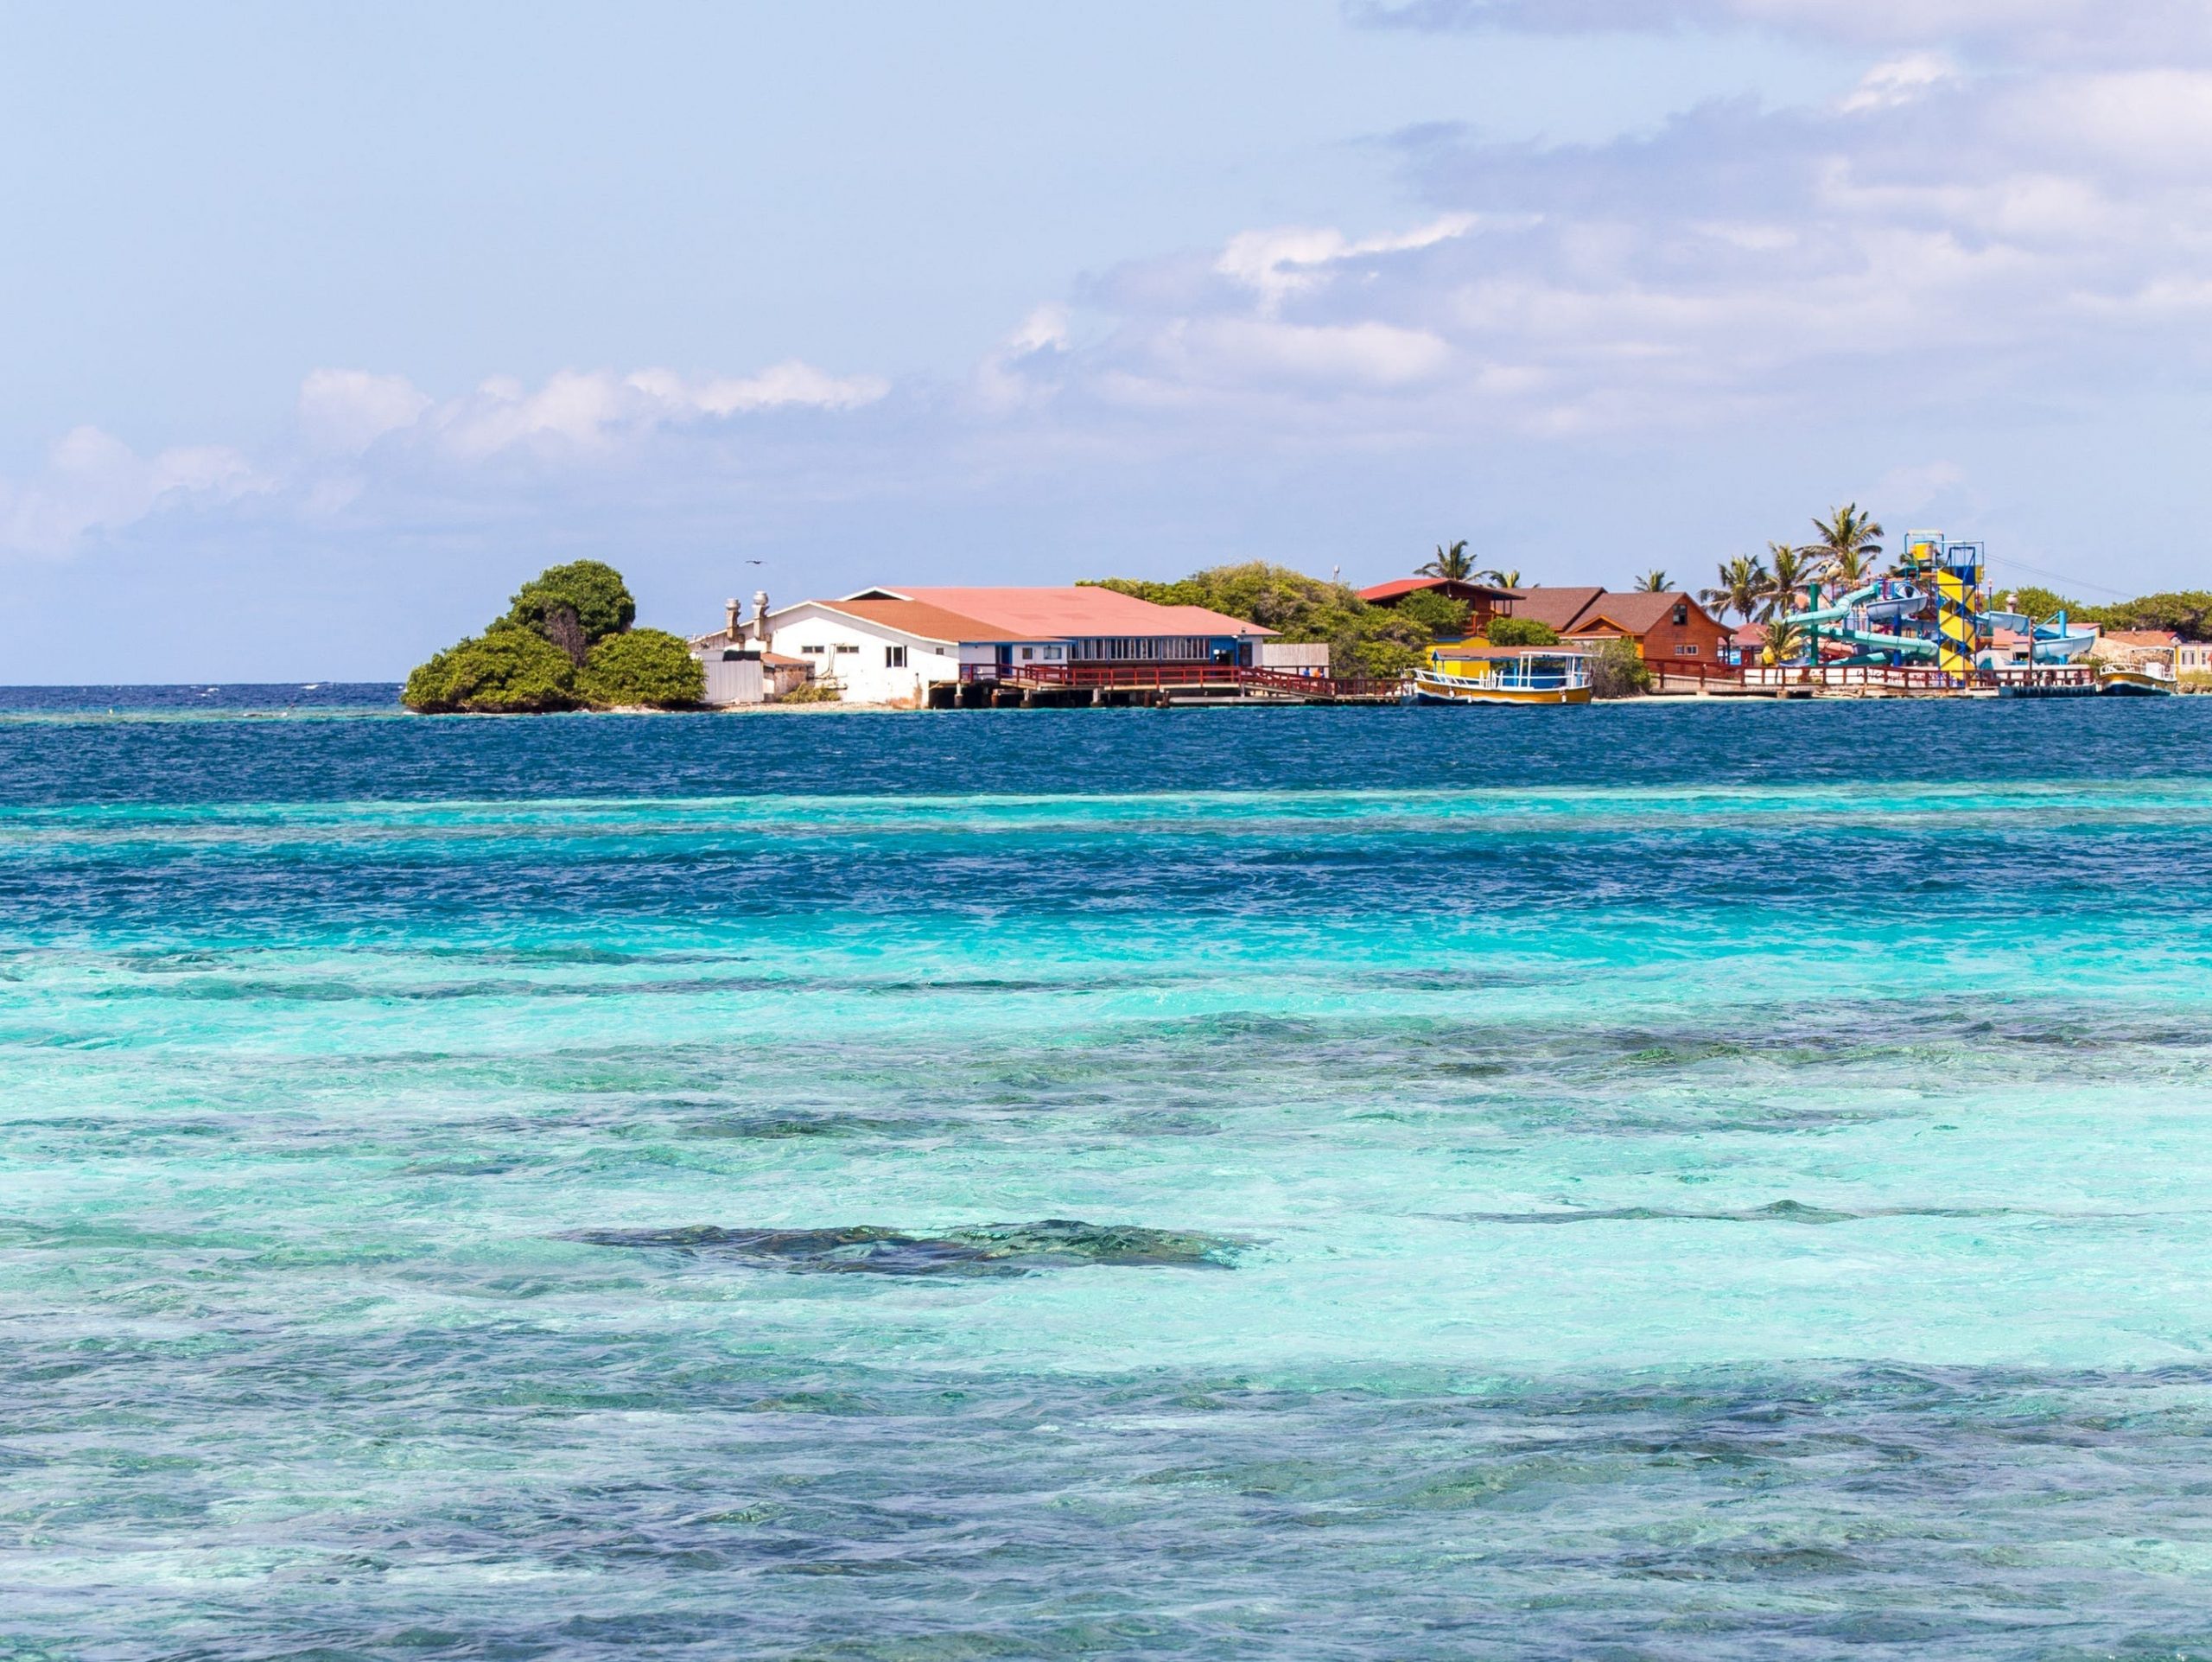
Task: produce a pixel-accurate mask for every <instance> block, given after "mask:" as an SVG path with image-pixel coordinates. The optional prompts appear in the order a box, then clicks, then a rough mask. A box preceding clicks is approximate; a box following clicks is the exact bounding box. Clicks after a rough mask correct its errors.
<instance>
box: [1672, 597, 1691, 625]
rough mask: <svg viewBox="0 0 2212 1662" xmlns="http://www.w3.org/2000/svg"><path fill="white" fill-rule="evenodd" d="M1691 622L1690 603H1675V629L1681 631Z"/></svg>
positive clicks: (1682, 601)
mask: <svg viewBox="0 0 2212 1662" xmlns="http://www.w3.org/2000/svg"><path fill="white" fill-rule="evenodd" d="M1688 621H1690V603H1689V602H1688V601H1686V600H1678V601H1676V602H1675V627H1676V628H1677V629H1679V628H1681V627H1682V626H1683V625H1685V624H1686V623H1688Z"/></svg>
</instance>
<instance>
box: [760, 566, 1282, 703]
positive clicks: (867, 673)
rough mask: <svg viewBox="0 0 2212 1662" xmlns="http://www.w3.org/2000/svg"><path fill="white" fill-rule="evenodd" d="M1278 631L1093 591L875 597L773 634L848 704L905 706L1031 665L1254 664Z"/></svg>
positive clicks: (799, 608) (795, 617)
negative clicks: (946, 684) (948, 686)
mask: <svg viewBox="0 0 2212 1662" xmlns="http://www.w3.org/2000/svg"><path fill="white" fill-rule="evenodd" d="M766 634H767V636H768V638H769V643H770V644H771V645H772V647H773V649H774V651H775V652H776V653H778V654H779V655H781V656H785V657H796V658H800V659H804V660H805V661H806V662H807V663H809V664H810V665H813V666H814V678H815V679H816V680H817V681H827V682H834V683H835V684H836V685H837V687H838V688H839V689H840V690H841V691H842V695H843V697H844V698H845V700H846V701H847V702H848V703H853V704H900V705H918V704H922V703H925V702H926V700H927V698H928V697H929V687H930V685H931V683H932V682H938V681H958V680H963V679H966V680H995V679H998V678H999V677H1000V674H1001V671H1007V672H1011V671H1014V670H1016V669H1018V668H1019V667H1020V666H1023V665H1071V666H1076V665H1125V664H1138V665H1223V664H1238V665H1251V664H1253V663H1255V662H1256V661H1258V659H1256V657H1255V650H1256V649H1257V648H1258V647H1259V646H1261V645H1262V643H1263V642H1264V641H1266V640H1268V638H1270V637H1271V636H1272V635H1273V634H1274V631H1273V630H1271V629H1263V628H1262V627H1260V626H1259V625H1257V624H1255V623H1247V622H1245V621H1243V620H1242V619H1240V618H1233V617H1226V616H1224V615H1223V614H1221V613H1219V612H1211V611H1208V610H1206V609H1205V608H1204V607H1198V606H1157V605H1154V603H1153V602H1150V601H1147V600H1139V599H1137V598H1136V597H1135V595H1124V594H1121V593H1119V592H1117V591H1116V590H1114V589H1096V588H1091V587H1089V586H1071V587H1068V588H1064V589H861V591H860V592H859V593H857V594H854V595H846V596H844V597H843V598H842V599H839V600H807V601H801V602H798V604H797V605H794V606H786V607H785V608H782V609H781V610H779V611H774V612H771V613H770V614H768V617H767V627H766Z"/></svg>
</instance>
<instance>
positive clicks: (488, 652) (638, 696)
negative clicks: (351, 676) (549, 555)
mask: <svg viewBox="0 0 2212 1662" xmlns="http://www.w3.org/2000/svg"><path fill="white" fill-rule="evenodd" d="M637 615H638V602H637V601H636V600H635V598H633V597H632V595H631V593H630V589H629V585H628V584H626V583H624V582H623V581H622V574H621V573H620V572H619V571H617V570H615V569H614V568H613V566H611V565H607V564H603V563H602V562H601V561H598V560H574V561H571V562H569V564H566V565H556V566H551V567H549V568H548V569H547V570H543V571H541V572H539V573H538V574H537V576H535V577H533V578H532V579H531V581H530V582H528V583H524V584H523V586H522V587H521V589H518V590H517V591H516V594H515V596H514V598H513V600H512V602H511V603H510V604H509V606H508V608H507V610H506V612H505V614H503V615H502V616H500V617H499V618H497V619H494V620H493V622H492V623H491V624H490V625H489V626H488V627H486V629H485V631H484V633H483V634H480V635H471V636H469V637H468V638H467V639H466V640H460V641H456V642H455V643H454V645H452V646H448V647H447V648H446V649H445V650H444V651H443V652H441V653H435V655H433V656H432V657H431V659H430V660H429V662H428V663H425V664H419V665H416V667H415V670H414V672H412V673H411V674H410V675H409V676H408V678H407V685H406V688H405V690H404V691H403V692H402V693H401V694H400V702H401V703H402V704H405V705H406V706H407V708H408V709H410V710H421V711H423V712H425V713H431V712H442V711H454V710H466V711H468V712H470V713H472V714H478V715H519V714H525V713H529V714H537V713H543V712H545V711H549V710H583V709H612V708H618V707H634V706H638V705H645V706H647V707H650V708H652V709H655V710H683V709H685V708H688V707H689V706H690V705H693V704H697V703H698V702H699V700H700V699H701V698H702V697H704V696H705V693H706V690H707V689H706V672H705V670H704V669H702V667H701V665H700V664H699V662H698V660H697V659H695V658H693V657H692V656H691V650H690V647H689V646H686V645H685V644H684V641H683V638H682V637H681V636H678V635H673V634H669V633H668V631H666V630H665V629H640V628H637V627H633V625H634V623H635V621H636V619H637Z"/></svg>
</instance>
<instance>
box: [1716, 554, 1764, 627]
mask: <svg viewBox="0 0 2212 1662" xmlns="http://www.w3.org/2000/svg"><path fill="white" fill-rule="evenodd" d="M1772 583H1773V579H1772V578H1771V577H1770V576H1769V575H1768V573H1767V569H1766V567H1765V565H1764V564H1762V563H1761V562H1760V560H1759V558H1758V556H1757V555H1755V554H1738V556H1737V557H1735V558H1734V559H1732V560H1731V561H1729V562H1728V563H1727V564H1726V565H1724V566H1722V567H1721V568H1720V586H1719V588H1717V589H1700V590H1699V591H1698V598H1699V599H1700V600H1701V601H1703V602H1705V603H1706V604H1707V606H1710V607H1712V608H1713V609H1714V610H1716V611H1718V612H1719V614H1720V615H1721V616H1723V617H1726V616H1727V615H1728V614H1729V613H1731V612H1733V613H1735V614H1736V615H1737V616H1738V617H1739V618H1741V619H1743V621H1745V622H1746V623H1749V622H1750V621H1751V614H1753V613H1754V612H1757V611H1758V609H1759V604H1760V602H1763V601H1764V600H1765V598H1766V595H1767V590H1768V589H1769V588H1770V586H1771V585H1772Z"/></svg>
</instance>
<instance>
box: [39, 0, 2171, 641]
mask: <svg viewBox="0 0 2212 1662" xmlns="http://www.w3.org/2000/svg"><path fill="white" fill-rule="evenodd" d="M0 224H4V225H5V226H6V227H7V233H6V234H5V235H4V236H0V315H4V318H5V327H4V328H0V596H4V601H0V621H4V624H5V627H4V628H0V683H15V684H34V683H106V682H144V681H178V680H207V681H219V680H232V681H236V680H267V681H276V680H292V679H302V680H308V679H321V680H340V679H389V678H397V677H398V676H400V675H402V674H404V672H405V671H406V669H407V668H408V666H409V665H411V664H413V663H414V662H416V661H417V660H419V659H422V658H423V657H424V656H426V655H427V654H428V653H429V652H430V651H431V650H433V649H434V648H435V647H437V646H442V645H443V644H445V643H447V642H448V641H450V640H454V638H456V637H458V636H460V635H461V634H465V633H468V632H472V631H474V630H476V629H478V628H480V627H482V626H483V625H484V623H486V621H489V620H490V619H491V618H492V617H493V616H495V615H497V614H499V612H500V611H501V610H503V609H504V608H505V602H506V598H507V596H508V595H510V594H511V593H512V591H513V589H515V587H516V586H517V585H518V583H520V582H521V581H523V580H524V578H526V577H527V576H531V574H533V573H534V572H535V571H537V570H538V569H539V568H540V567H542V566H544V565H546V564H552V563H554V562H556V561H561V560H567V559H575V558H581V557H594V558H601V559H605V560H608V561H610V562H612V563H613V564H615V565H616V566H618V567H619V568H620V570H622V571H623V572H624V573H625V574H626V576H627V577H628V578H629V581H630V583H631V586H632V589H634V590H635V591H636V592H637V595H638V596H639V611H640V620H641V621H645V622H649V623H655V624H658V625H660V626H662V627H671V628H675V629H677V630H679V631H699V630H703V629H707V628H709V627H715V626H716V625H717V624H718V623H719V622H720V621H721V607H722V602H723V599H724V598H725V597H726V596H728V595H742V596H749V595H751V594H752V593H753V591H754V590H756V589H766V590H767V591H768V592H769V593H770V594H771V595H772V596H773V597H774V599H775V601H776V602H777V603H778V604H781V603H783V602H786V601H791V600H797V599H799V598H803V597H804V596H806V595H818V594H833V593H838V592H847V591H849V590H851V589H855V588H859V587H861V586H863V585H867V584H878V583H882V584H890V585H893V586H896V585H897V584H898V583H901V582H911V583H1064V582H1070V581H1073V580H1075V579H1077V578H1079V577H1086V576H1109V575H1126V576H1179V575H1182V574H1183V573H1185V572H1187V571H1190V570H1195V569H1198V568H1199V567H1203V566H1206V565H1212V564H1223V563H1225V562H1230V561H1239V560H1248V559H1268V560H1274V561H1281V562H1282V563H1285V564H1291V565H1294V566H1297V567H1300V568H1301V569H1303V570H1307V571H1310V572H1313V573H1315V574H1317V575H1322V576H1326V575H1328V574H1330V573H1331V572H1332V571H1340V572H1341V573H1342V575H1343V576H1344V577H1345V578H1347V579H1350V580H1353V581H1357V582H1362V583H1366V582H1375V581H1380V580H1382V579H1383V578H1387V577H1391V576H1402V575H1404V574H1406V573H1407V572H1408V571H1409V570H1412V569H1413V568H1414V566H1415V565H1417V564H1420V563H1421V561H1422V560H1423V559H1425V558H1427V557H1428V556H1429V555H1430V553H1431V552H1432V551H1433V548H1434V547H1435V545H1436V544H1440V543H1448V542H1452V541H1455V540H1457V539H1459V538H1465V539H1467V541H1468V543H1469V544H1470V547H1471V551H1473V552H1474V553H1475V555H1476V556H1477V557H1478V560H1479V561H1480V562H1481V563H1482V564H1484V565H1485V566H1494V567H1497V568H1499V569H1503V570H1514V571H1518V572H1519V573H1520V574H1521V575H1522V580H1523V581H1526V582H1552V583H1612V584H1617V585H1624V584H1626V583H1629V582H1630V581H1631V580H1633V579H1634V578H1635V577H1636V576H1638V575H1640V574H1641V573H1643V572H1644V571H1646V570H1650V569H1653V568H1655V567H1656V568H1658V569H1661V570H1665V571H1667V572H1669V573H1670V574H1671V575H1672V576H1673V577H1674V578H1675V581H1677V582H1678V583H1685V584H1688V585H1689V586H1693V587H1695V586H1698V585H1701V584H1704V583H1711V582H1712V581H1713V571H1714V568H1715V567H1716V566H1717V565H1718V564H1719V563H1720V562H1722V561H1724V560H1726V559H1727V558H1729V557H1732V556H1734V555H1737V554H1742V553H1750V552H1757V551H1760V550H1762V549H1763V548H1764V546H1765V545H1766V544H1767V543H1768V542H1769V541H1770V540H1791V541H1802V540H1805V539H1806V538H1808V536H1809V534H1810V520H1811V517H1812V516H1813V515H1815V514H1816V513H1822V512H1824V511H1826V510H1827V509H1828V508H1830V507H1832V506H1837V505H1840V504H1842V503H1845V502H1856V503H1858V504H1859V505H1860V506H1863V507H1866V508H1869V509H1871V510H1872V512H1873V513H1875V514H1876V516H1877V517H1878V518H1879V519H1881V520H1882V521H1883V522H1884V523H1885V525H1888V526H1889V527H1890V530H1891V533H1892V537H1893V538H1894V536H1895V535H1896V534H1897V533H1900V532H1903V531H1904V530H1905V529H1906V528H1907V527H1908V526H1910V527H1936V528H1942V529H1944V530H1947V531H1948V532H1950V534H1952V535H1953V536H1976V537H1980V538H1982V539H1983V540H1984V541H1985V542H1986V544H1987V545H1988V548H1989V551H1990V555H1991V558H1992V563H1993V569H1994V571H1995V574H1996V576H1998V578H1999V581H2000V582H2017V583H2029V582H2044V581H2050V580H2052V579H2054V578H2056V579H2058V580H2059V581H2057V583H2056V586H2058V587H2060V588H2062V589H2067V590H2069V592H2072V593H2074V594H2075V595H2078V596H2079V597H2081V598H2082V599H2086V600H2093V601H2094V600H2103V599H2109V598H2113V597H2116V596H2117V595H2124V594H2133V593H2137V592H2141V591H2144V590H2146V589H2154V588H2162V587H2183V586H2187V587H2200V586H2212V559H2208V557H2206V554H2205V551H2204V550H2203V548H2202V543H2201V538H2200V534H2199V532H2198V529H2197V527H2198V526H2199V525H2201V524H2202V523H2203V522H2204V521H2205V519H2206V518H2207V511H2208V509H2212V469H2207V468H2205V467H2204V466H2203V465H2202V462H2201V460H2200V456H2201V453H2202V450H2203V448H2204V439H2205V436H2206V428H2207V414H2208V395H2207V373H2208V368H2212V332H2208V325H2212V0H2188V3H2182V0H2131V3H2129V4H2128V5H2127V6H2126V7H2124V8H2116V7H2113V6H2111V5H2108V4H2104V3H2093V0H1205V3H1202V4H1195V5H1194V4H1192V3H1190V0H1059V3H1055V4H1052V5H1038V4H1035V3H1033V0H928V3H921V0H880V3H874V0H810V3H809V4H807V5H804V6H793V5H790V4H788V3H784V0H774V3H746V0H725V3H717V4H679V3H651V0H632V3H626V4H623V5H621V6H615V5H613V4H604V5H598V6H584V5H573V4H563V3H558V0H532V3H529V4H519V3H516V4H504V3H498V0H476V3H472V4H470V5H467V6H453V5H450V4H444V3H440V4H419V5H417V4H410V3H405V0H388V3H382V4H379V5H378V6H375V7H363V6H359V5H353V4H318V3H313V0H287V3H270V4H265V5H264V4H225V3H219V0H208V3H204V4H201V5H198V6H194V7H178V6H174V5H162V6H154V5H128V4H109V3H102V0H73V3H72V4H70V5H68V6H66V7H64V6H54V5H51V4H46V3H16V0H0Z"/></svg>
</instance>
